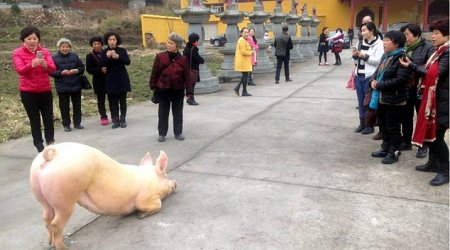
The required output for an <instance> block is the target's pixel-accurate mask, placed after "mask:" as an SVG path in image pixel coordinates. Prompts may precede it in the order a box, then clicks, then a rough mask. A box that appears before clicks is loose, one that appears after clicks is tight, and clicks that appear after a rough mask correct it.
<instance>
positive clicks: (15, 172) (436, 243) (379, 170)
mask: <svg viewBox="0 0 450 250" xmlns="http://www.w3.org/2000/svg"><path fill="white" fill-rule="evenodd" d="M349 53H350V52H349V50H345V51H344V52H343V54H342V58H343V62H344V65H342V66H340V67H336V66H329V67H319V66H317V62H316V59H314V60H309V61H306V62H303V63H300V64H295V65H293V66H292V67H291V72H292V78H293V79H294V81H293V82H290V83H285V82H284V81H283V80H282V81H281V83H280V84H279V85H275V84H274V76H273V75H269V74H268V75H257V76H256V82H257V84H258V86H256V87H249V92H251V93H252V94H253V97H236V96H235V95H234V93H233V91H232V88H233V87H234V85H235V83H224V84H222V89H221V91H219V92H217V93H213V94H208V95H199V96H198V97H197V100H198V101H199V102H200V106H197V107H193V106H185V110H184V135H185V136H186V140H185V141H182V142H179V141H176V140H175V139H174V138H173V134H171V133H169V136H168V140H167V141H166V142H165V143H158V142H157V106H156V105H153V104H151V103H150V102H146V103H142V104H140V105H136V106H133V107H130V108H129V115H128V127H127V128H126V129H120V128H118V129H115V130H112V129H111V128H110V127H109V126H108V127H101V126H100V125H99V121H98V120H97V118H90V119H85V120H84V121H83V124H84V125H85V127H86V129H84V130H81V131H80V130H74V131H72V132H71V133H65V132H63V131H62V128H60V129H58V130H57V131H56V140H57V142H64V141H76V142H82V143H85V144H88V145H91V146H94V147H96V148H98V149H100V150H102V151H104V152H105V153H107V154H109V155H110V156H111V157H113V158H114V159H116V160H118V161H120V162H123V163H134V164H138V162H139V161H140V159H141V157H142V156H143V155H144V154H145V152H147V151H149V152H150V153H151V154H152V155H154V156H156V155H157V153H158V152H159V150H161V149H162V150H164V151H166V152H167V153H168V155H169V165H170V167H169V168H170V173H169V175H170V177H171V178H174V179H176V180H177V181H178V190H177V192H176V194H174V195H172V196H170V197H169V198H168V199H166V200H165V201H164V202H163V209H162V210H161V212H159V213H158V214H156V215H153V216H151V217H148V218H145V219H143V220H139V219H137V218H136V217H135V216H133V215H131V216H126V217H104V216H97V215H95V214H92V213H90V212H87V211H86V210H84V209H82V208H80V207H77V209H76V211H75V213H74V215H73V216H72V218H71V220H70V222H69V223H68V225H67V226H66V228H65V234H66V235H70V236H69V237H68V238H67V242H68V243H70V249H71V250H73V249H448V247H449V209H448V203H449V198H448V194H449V190H448V185H444V186H441V187H431V186H429V185H428V181H429V180H430V179H431V178H433V177H434V174H432V173H420V172H417V171H415V170H414V166H415V165H417V164H420V163H423V162H424V160H419V159H416V158H415V157H414V155H415V150H413V151H407V152H404V153H403V154H402V156H401V158H400V162H398V163H397V164H394V165H391V166H387V165H383V164H381V162H380V159H374V158H371V157H370V152H372V151H375V150H377V149H378V147H379V142H377V141H373V140H371V136H364V135H360V134H355V133H354V132H353V129H354V128H355V126H356V125H357V123H358V122H357V121H358V118H357V110H356V109H355V105H356V97H355V92H354V91H349V90H346V89H345V83H346V82H347V79H348V77H349V74H350V70H351V68H352V66H351V62H350V59H349V57H350V56H349ZM329 57H330V58H332V57H333V56H332V55H330V54H329ZM330 61H331V62H332V63H334V60H333V59H331V60H330ZM282 79H283V78H282ZM171 129H172V127H170V130H171ZM35 155H36V153H35V149H34V147H33V146H32V140H31V137H30V136H28V137H25V138H22V139H19V140H16V141H12V142H8V143H3V144H0V162H1V163H0V164H1V167H0V184H1V189H0V221H1V224H0V249H30V250H31V249H33V250H34V249H48V246H47V243H46V232H45V228H44V224H43V221H42V219H41V209H40V206H39V204H38V202H37V201H36V200H35V199H34V197H33V196H32V194H31V190H30V187H29V181H28V175H29V166H30V163H31V161H32V159H33V158H34V156H35Z"/></svg>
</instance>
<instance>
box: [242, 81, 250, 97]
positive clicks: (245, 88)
mask: <svg viewBox="0 0 450 250" xmlns="http://www.w3.org/2000/svg"><path fill="white" fill-rule="evenodd" d="M242 96H252V94H250V93H248V92H247V83H246V82H244V84H242Z"/></svg>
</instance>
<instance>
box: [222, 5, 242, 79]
mask: <svg viewBox="0 0 450 250" xmlns="http://www.w3.org/2000/svg"><path fill="white" fill-rule="evenodd" d="M216 16H217V17H219V18H220V21H222V23H225V24H226V25H227V29H226V31H225V36H226V38H227V43H226V44H225V46H224V47H222V48H220V49H219V52H220V53H222V54H223V55H224V58H223V63H222V64H221V65H220V72H219V77H220V78H222V79H223V81H231V80H232V79H237V78H240V77H241V74H240V73H239V72H236V71H235V70H234V54H235V52H236V43H237V40H238V38H239V29H238V26H237V24H238V23H240V22H242V20H244V13H242V12H240V11H238V9H237V3H236V0H232V2H231V4H230V7H229V9H227V10H226V11H225V12H222V13H220V14H217V15H216Z"/></svg>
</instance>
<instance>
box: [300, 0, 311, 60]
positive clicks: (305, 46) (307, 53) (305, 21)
mask: <svg viewBox="0 0 450 250" xmlns="http://www.w3.org/2000/svg"><path fill="white" fill-rule="evenodd" d="M311 21H312V19H311V18H310V17H309V16H308V13H307V10H306V3H305V4H304V5H303V7H302V15H301V18H300V21H299V23H300V25H301V26H302V30H301V37H300V52H301V54H302V55H303V57H304V58H305V59H310V58H312V57H313V53H312V51H311V50H310V48H309V43H310V42H311V40H310V38H309V34H308V33H309V30H308V26H309V24H310V23H311Z"/></svg>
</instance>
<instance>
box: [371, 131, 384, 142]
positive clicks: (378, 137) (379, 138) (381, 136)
mask: <svg viewBox="0 0 450 250" xmlns="http://www.w3.org/2000/svg"><path fill="white" fill-rule="evenodd" d="M372 139H373V140H375V141H378V140H381V139H383V134H382V133H381V132H378V134H376V135H374V136H373V137H372Z"/></svg>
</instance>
